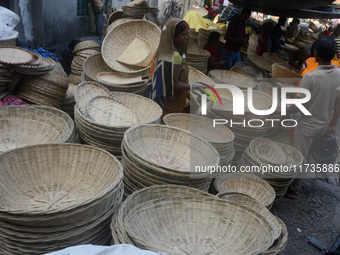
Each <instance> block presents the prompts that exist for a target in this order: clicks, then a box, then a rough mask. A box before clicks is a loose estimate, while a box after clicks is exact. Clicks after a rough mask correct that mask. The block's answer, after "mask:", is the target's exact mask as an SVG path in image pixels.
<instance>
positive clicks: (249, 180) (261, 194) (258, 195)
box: [214, 173, 275, 208]
mask: <svg viewBox="0 0 340 255" xmlns="http://www.w3.org/2000/svg"><path fill="white" fill-rule="evenodd" d="M214 188H215V190H216V193H224V192H236V193H240V194H244V195H247V196H249V197H251V198H253V199H255V200H256V201H258V202H259V203H260V204H261V205H263V206H265V207H267V208H270V207H271V206H272V203H273V201H274V199H275V191H274V189H273V188H272V187H271V186H270V185H269V184H268V183H267V182H266V181H264V180H262V179H261V178H258V177H256V176H254V175H251V174H242V173H230V174H221V175H219V176H218V177H217V178H216V179H215V181H214Z"/></svg>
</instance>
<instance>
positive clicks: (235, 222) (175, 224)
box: [124, 197, 273, 254]
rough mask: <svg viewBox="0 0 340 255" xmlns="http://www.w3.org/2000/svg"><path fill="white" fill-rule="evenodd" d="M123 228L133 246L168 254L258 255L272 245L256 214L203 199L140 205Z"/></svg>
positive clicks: (269, 231)
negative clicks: (133, 243)
mask: <svg viewBox="0 0 340 255" xmlns="http://www.w3.org/2000/svg"><path fill="white" fill-rule="evenodd" d="M183 212H189V213H183ZM216 222H218V224H216ZM124 226H125V229H126V232H127V233H128V235H129V236H130V238H131V239H132V240H133V241H134V242H135V244H136V246H138V247H141V248H146V249H149V250H154V251H161V252H165V253H167V254H200V253H201V254H251V253H253V254H257V253H260V252H261V251H263V250H267V249H268V248H269V247H270V246H271V244H272V243H273V233H272V230H271V228H270V226H269V225H268V223H267V221H266V220H265V219H263V218H262V219H260V218H259V217H258V214H256V213H255V212H252V211H250V210H247V209H243V208H240V207H237V206H234V205H232V204H231V203H228V202H227V201H223V200H214V199H211V198H203V197H175V198H171V199H166V200H157V201H150V203H143V204H141V205H138V206H136V207H134V208H133V209H132V210H130V211H129V212H128V213H127V215H126V217H125V219H124ZM150 229H152V231H148V230H150ZM212 240H214V241H212Z"/></svg>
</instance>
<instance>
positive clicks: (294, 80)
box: [272, 64, 302, 85]
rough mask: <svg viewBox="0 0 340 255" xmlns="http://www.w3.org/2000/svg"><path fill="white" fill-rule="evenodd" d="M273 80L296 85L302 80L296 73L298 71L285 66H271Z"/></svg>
mask: <svg viewBox="0 0 340 255" xmlns="http://www.w3.org/2000/svg"><path fill="white" fill-rule="evenodd" d="M272 70H273V78H275V79H277V80H279V81H281V82H282V83H286V84H295V85H297V84H298V83H299V81H300V80H301V79H302V76H301V75H300V74H299V73H298V70H297V69H295V68H293V67H292V66H289V65H287V64H273V66H272Z"/></svg>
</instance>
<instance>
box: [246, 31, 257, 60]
mask: <svg viewBox="0 0 340 255" xmlns="http://www.w3.org/2000/svg"><path fill="white" fill-rule="evenodd" d="M258 37H259V35H258V34H256V33H255V32H253V33H252V34H251V36H250V37H249V41H248V50H247V54H248V55H255V53H256V47H257V44H258Z"/></svg>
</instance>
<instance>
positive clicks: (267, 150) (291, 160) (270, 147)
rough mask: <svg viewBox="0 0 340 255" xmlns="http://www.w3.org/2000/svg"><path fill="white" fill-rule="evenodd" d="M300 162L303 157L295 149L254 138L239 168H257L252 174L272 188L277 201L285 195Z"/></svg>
mask: <svg viewBox="0 0 340 255" xmlns="http://www.w3.org/2000/svg"><path fill="white" fill-rule="evenodd" d="M302 162H303V156H302V154H301V153H300V152H299V151H298V150H296V149H295V148H293V147H291V146H289V145H286V144H282V143H277V142H274V141H271V140H269V139H267V138H255V139H254V140H252V141H251V143H250V144H249V146H248V147H247V148H246V150H245V152H244V154H243V155H242V158H241V159H240V161H239V166H258V167H259V171H258V172H255V173H254V174H255V175H257V176H258V177H260V178H262V179H264V180H265V181H266V182H268V183H269V184H270V185H271V186H272V187H273V188H274V190H275V193H276V198H275V200H276V201H277V200H278V199H280V198H281V197H283V196H284V194H285V193H286V191H287V189H288V187H289V185H290V184H291V183H292V181H293V179H294V177H295V176H296V171H297V169H299V167H300V166H301V164H302ZM262 170H263V171H262Z"/></svg>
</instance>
